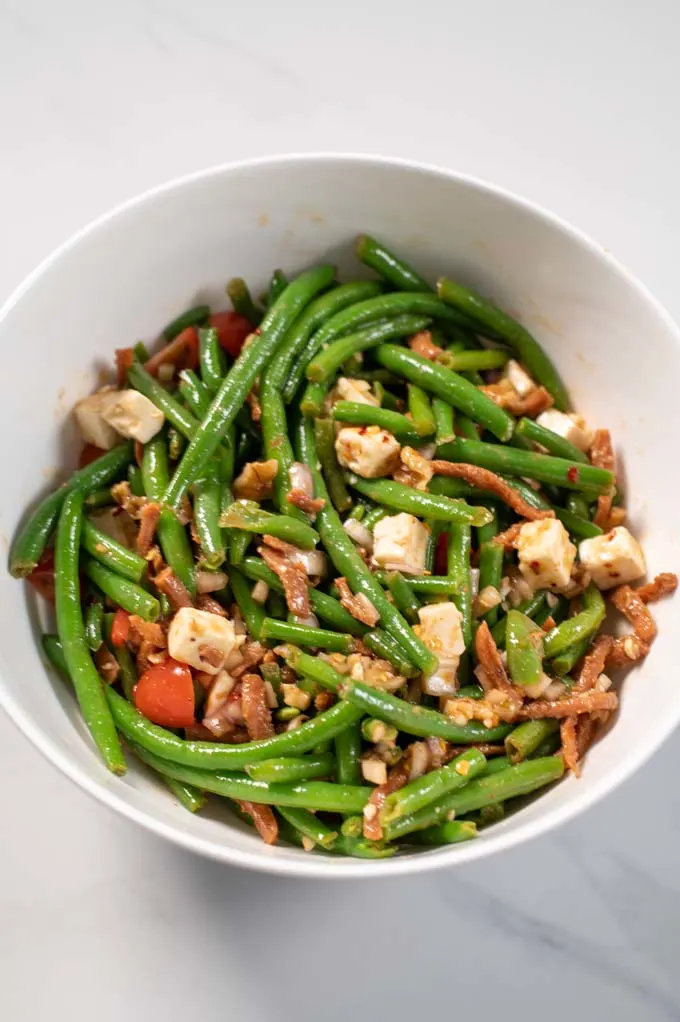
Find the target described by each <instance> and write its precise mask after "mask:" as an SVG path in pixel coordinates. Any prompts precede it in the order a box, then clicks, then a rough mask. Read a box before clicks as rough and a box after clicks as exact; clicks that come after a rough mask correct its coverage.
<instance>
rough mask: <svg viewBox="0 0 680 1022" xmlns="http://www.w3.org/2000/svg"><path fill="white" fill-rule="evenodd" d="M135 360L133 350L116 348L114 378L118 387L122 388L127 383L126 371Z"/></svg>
mask: <svg viewBox="0 0 680 1022" xmlns="http://www.w3.org/2000/svg"><path fill="white" fill-rule="evenodd" d="M134 360H135V352H134V349H133V348H116V377H117V379H118V386H119V387H123V386H125V384H126V383H127V374H128V369H129V368H130V366H131V365H132V363H133V362H134Z"/></svg>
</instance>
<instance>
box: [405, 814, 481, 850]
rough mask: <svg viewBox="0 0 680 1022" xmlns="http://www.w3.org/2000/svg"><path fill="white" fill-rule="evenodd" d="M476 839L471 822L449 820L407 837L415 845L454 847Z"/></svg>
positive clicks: (474, 829)
mask: <svg viewBox="0 0 680 1022" xmlns="http://www.w3.org/2000/svg"><path fill="white" fill-rule="evenodd" d="M475 837H477V824H476V823H474V821H473V820H450V821H448V822H447V823H439V824H435V825H434V826H433V827H426V828H425V829H424V830H417V831H415V833H413V834H411V835H409V842H411V843H413V844H417V845H430V846H432V847H435V846H437V847H438V846H440V845H455V844H458V843H459V842H460V841H469V840H470V839H471V838H475Z"/></svg>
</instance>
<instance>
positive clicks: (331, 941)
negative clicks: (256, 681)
mask: <svg viewBox="0 0 680 1022" xmlns="http://www.w3.org/2000/svg"><path fill="white" fill-rule="evenodd" d="M439 6H440V5H439V3H435V2H434V0H421V2H420V3H419V4H418V5H417V7H414V6H413V5H412V4H406V3H400V2H399V0H390V2H386V0H385V2H383V0H364V2H363V3H362V4H354V3H352V2H351V0H350V2H348V3H346V4H344V5H343V6H342V7H341V8H337V9H334V10H333V11H331V10H327V11H326V12H325V13H324V8H323V5H319V4H318V3H317V4H312V3H302V2H300V0H289V3H288V4H287V5H285V7H284V6H283V5H282V6H277V5H276V4H274V3H273V0H270V2H269V3H267V2H266V0H250V2H249V3H248V4H247V5H244V9H241V10H239V9H237V8H236V7H235V6H233V5H227V4H224V3H222V4H220V3H211V2H209V0H193V2H192V3H191V4H186V3H184V2H182V0H137V2H133V0H117V2H116V3H115V4H106V5H105V4H101V3H99V4H98V3H91V2H85V0H62V2H61V3H60V4H58V5H56V4H50V3H48V2H47V0H1V2H0V124H2V130H3V142H4V145H3V154H2V159H1V160H0V185H1V187H0V222H1V223H2V234H3V245H2V247H1V249H0V298H2V297H5V296H6V295H7V294H8V293H9V291H10V290H11V289H12V288H13V287H14V286H15V285H16V284H17V283H18V282H19V281H20V280H21V278H22V277H23V276H24V275H25V274H26V273H27V272H28V271H29V270H30V269H31V268H32V267H33V266H34V265H35V264H36V263H37V262H38V260H40V259H41V258H42V257H43V256H44V255H45V254H46V253H47V252H49V251H50V250H51V249H52V248H53V247H54V246H55V245H56V244H58V243H59V242H61V241H62V240H63V239H64V238H65V237H67V236H68V235H69V234H70V233H72V232H73V231H74V230H75V229H77V228H79V227H80V226H82V225H83V224H84V223H85V222H87V221H88V220H89V219H91V218H92V217H94V216H96V215H98V214H100V213H102V212H104V211H105V210H106V209H108V208H109V207H111V206H112V205H114V204H115V203H117V202H119V201H121V200H123V199H125V198H128V197H130V196H132V195H134V194H136V193H137V192H139V191H141V190H143V189H145V188H147V187H149V186H151V185H154V184H156V183H158V182H161V181H163V180H166V179H168V178H171V177H174V176H176V175H179V174H183V173H185V172H187V171H191V170H194V169H197V168H200V167H202V166H206V165H209V164H213V163H219V162H222V161H228V160H233V159H240V158H243V157H248V156H256V155H263V154H267V153H275V152H284V151H296V150H297V151H310V150H353V151H366V152H378V153H385V154H389V155H396V156H403V157H416V158H418V159H422V160H424V161H427V162H431V163H438V164H441V165H444V166H450V167H454V168H456V169H459V170H463V171H467V172H470V173H473V174H477V175H479V176H481V177H483V178H487V179H489V180H492V181H494V182H496V183H498V184H501V185H504V186H506V187H508V188H510V189H514V190H516V191H518V192H519V193H521V194H523V195H526V196H528V197H531V198H533V199H535V200H537V201H538V202H540V203H542V204H544V205H546V206H548V207H549V208H551V209H553V210H554V211H555V212H557V213H558V214H561V215H563V216H564V217H566V218H567V219H569V220H571V221H572V222H573V223H575V224H576V225H577V226H579V227H581V228H583V229H585V230H586V231H588V232H589V233H591V234H592V235H593V236H594V237H596V238H597V239H598V240H599V241H600V242H601V243H602V244H603V245H605V246H606V247H608V248H609V249H610V250H611V251H612V252H614V254H616V255H617V256H618V257H619V258H620V259H621V260H622V261H623V262H624V263H625V264H627V265H628V266H629V267H630V268H631V269H632V270H633V271H634V272H635V273H637V274H638V275H639V276H640V277H641V278H642V279H643V280H644V281H645V282H646V283H647V284H648V285H649V286H650V287H651V288H652V290H653V291H654V292H655V293H656V294H657V296H658V297H659V298H660V299H661V300H662V301H663V302H664V303H665V304H666V305H667V307H668V308H669V309H670V311H671V313H672V314H674V315H675V317H676V318H680V292H679V291H678V287H677V237H678V232H679V230H680V190H679V189H678V187H677V177H678V156H679V152H680V150H679V145H678V128H677V125H678V123H679V122H680V92H679V91H678V89H677V53H676V49H677V25H678V16H677V6H676V4H675V3H674V2H673V0H648V2H647V3H646V4H644V5H643V4H642V3H637V2H632V3H629V4H627V5H621V4H619V3H617V2H615V0H591V2H590V3H588V4H570V5H563V6H562V7H559V8H558V7H557V6H556V5H553V4H545V3H543V0H515V2H514V3H512V4H508V3H506V2H504V0H477V3H475V4H462V3H460V2H459V0H452V2H450V3H449V4H447V5H442V9H441V11H440V10H439ZM0 750H1V752H0V760H1V762H2V769H3V775H4V778H5V783H4V784H3V785H2V786H0V814H1V818H2V838H1V839H0V1016H2V1017H3V1018H6V1019H8V1020H10V1019H11V1020H12V1022H39V1020H40V1022H41V1020H43V1019H46V1018H48V1017H49V1018H61V1017H64V1018H66V1017H68V1018H69V1019H70V1020H71V1022H92V1020H93V1019H94V1020H96V1022H120V1020H121V1019H123V1018H125V1019H130V1020H134V1022H136V1020H143V1019H146V1018H147V1017H148V1018H161V1017H162V1018H164V1019H165V1020H166V1022H175V1020H180V1019H183V1018H196V1019H201V1020H206V1022H210V1020H212V1019H215V1020H217V1019H223V1018H225V1017H226V1018H229V1017H230V1016H238V1017H239V1018H241V1019H244V1020H246V1022H265V1020H266V1022H271V1020H276V1022H279V1020H280V1022H292V1020H296V1022H312V1020H316V1019H318V1018H323V1019H324V1020H326V1022H336V1020H337V1022H340V1020H345V1019H347V1018H349V1017H351V1016H352V1015H353V1014H356V1013H358V1012H360V1013H361V1016H362V1017H363V1018H390V1019H393V1020H395V1022H401V1020H402V1019H403V1020H405V1019H408V1018H410V1017H411V1016H412V1013H413V1012H415V1013H417V1014H419V1015H424V1014H427V1013H429V1012H430V1011H432V1010H435V1011H436V1012H437V1014H439V1013H440V1012H444V1011H445V1012H447V1014H448V1013H449V1012H450V1013H451V1014H452V1015H454V1014H455V1015H462V1013H463V1012H464V1013H465V1014H466V1015H468V1016H469V1015H470V1014H471V1013H474V1014H475V1017H477V1018H482V1019H487V1018H488V1019H491V1018H499V1017H503V1018H505V1019H514V1018H522V1019H526V1020H528V1022H533V1020H534V1019H535V1020H538V1019H544V1018H550V1019H551V1022H567V1020H571V1019H572V1018H574V1017H578V1018H580V1019H591V1018H592V1019H595V1018H608V1019H617V1020H620V1022H634V1020H638V1019H645V1020H646V1022H662V1020H663V1022H665V1020H675V1019H678V1018H680V974H679V971H678V967H677V960H676V959H677V956H676V953H675V945H674V941H675V939H677V933H678V925H679V924H680V871H679V870H678V865H677V863H678V857H677V847H678V844H679V842H680V789H679V788H678V785H677V784H676V782H675V778H677V776H678V774H679V773H680V738H678V737H675V738H673V739H671V740H670V741H669V742H668V743H667V744H666V745H665V747H664V748H663V749H661V750H660V751H659V753H658V754H657V755H656V756H655V757H654V759H653V761H652V762H651V763H650V764H649V765H647V766H646V767H645V768H644V769H643V770H642V771H641V772H640V774H639V775H638V776H637V777H636V778H635V779H633V780H632V781H630V782H628V783H627V784H626V785H625V786H624V787H623V788H622V789H620V790H619V791H617V792H616V793H615V794H614V795H612V796H610V797H609V798H608V799H607V800H606V801H605V802H604V803H602V804H600V805H598V806H597V807H596V808H595V809H593V810H591V811H590V812H589V813H587V814H586V815H584V816H582V817H581V818H579V819H578V820H576V821H574V822H572V823H570V824H569V825H567V826H565V827H563V828H562V829H561V830H559V831H558V832H556V833H555V834H554V835H551V836H549V837H545V838H542V839H540V840H538V841H535V842H534V843H532V844H528V845H524V846H523V847H521V848H520V849H518V850H516V851H513V852H511V853H508V854H506V855H504V856H502V857H497V858H492V859H487V860H484V861H483V862H480V863H479V864H473V865H470V866H466V867H462V868H459V869H455V870H450V871H448V872H441V873H438V874H428V875H424V876H422V877H415V878H404V879H397V880H394V881H380V882H374V883H371V882H367V881H364V882H360V883H359V882H352V883H349V882H339V881H338V882H334V883H329V884H322V883H320V882H318V881H317V882H303V881H297V880H295V881H294V880H286V879H281V878H271V877H267V876H264V875H257V874H248V873H245V872H239V871H236V870H233V869H230V868H227V867H223V866H219V865H216V864H214V863H211V862H207V861H202V860H200V859H198V858H195V857H192V856H191V855H189V854H187V853H184V852H182V851H179V850H178V849H175V848H173V847H170V846H168V845H166V844H164V843H162V842H161V841H160V840H158V839H156V838H154V837H151V836H150V835H148V834H146V833H143V832H142V831H140V830H138V829H136V828H135V827H133V825H132V824H130V823H128V822H126V821H124V820H122V819H118V818H117V817H114V816H113V815H112V814H110V813H109V812H108V811H107V810H105V809H103V808H102V807H100V806H99V805H98V804H96V803H95V802H93V801H91V800H90V799H89V798H87V797H86V795H84V794H83V793H82V792H80V791H79V790H77V789H76V788H74V787H73V786H72V785H71V784H70V783H69V782H68V781H66V780H65V779H64V778H62V777H61V776H60V775H59V774H57V772H56V771H55V770H54V769H53V768H52V767H51V766H49V765H48V764H47V763H46V762H44V761H43V760H42V758H41V757H40V756H39V754H38V753H37V752H36V751H35V750H34V749H33V748H32V747H31V746H30V745H29V744H28V742H27V741H26V740H25V739H24V738H23V737H22V736H21V735H20V734H19V733H18V732H17V731H16V730H15V729H14V727H13V726H12V725H11V724H10V723H9V722H8V721H7V720H6V719H5V718H4V717H2V716H0ZM406 970H408V972H407V971H406Z"/></svg>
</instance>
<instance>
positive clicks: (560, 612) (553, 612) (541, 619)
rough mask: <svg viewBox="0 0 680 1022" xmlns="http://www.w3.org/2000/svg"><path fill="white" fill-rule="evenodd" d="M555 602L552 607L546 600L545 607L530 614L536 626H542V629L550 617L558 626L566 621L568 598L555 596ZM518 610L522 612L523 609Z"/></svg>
mask: <svg viewBox="0 0 680 1022" xmlns="http://www.w3.org/2000/svg"><path fill="white" fill-rule="evenodd" d="M550 595H552V594H550ZM555 601H556V602H554V601H551V603H553V606H552V607H551V606H550V603H548V601H547V600H546V604H545V606H544V607H541V608H540V610H538V611H537V612H536V613H535V614H530V615H529V617H531V618H533V619H534V621H535V622H536V624H537V625H540V626H541V628H542V627H543V625H544V624H545V623H546V621H547V620H548V618H549V617H551V618H552V619H553V621H554V622H555V624H556V625H558V624H560V622H561V621H564V619H565V617H566V616H567V614H568V613H569V600H568V599H567V598H566V596H555ZM517 609H518V610H521V609H522V608H521V606H520V607H518V608H517Z"/></svg>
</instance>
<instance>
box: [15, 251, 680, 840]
mask: <svg viewBox="0 0 680 1022" xmlns="http://www.w3.org/2000/svg"><path fill="white" fill-rule="evenodd" d="M356 253H357V256H358V260H359V262H360V263H361V264H363V267H364V271H363V276H362V274H361V273H360V274H359V277H360V278H361V279H357V280H352V281H348V282H345V283H339V282H338V281H337V279H336V271H335V268H334V267H333V266H329V265H319V266H315V267H313V268H311V269H309V270H306V271H304V272H302V273H300V274H299V275H297V276H296V277H294V278H292V279H290V280H289V279H288V278H287V277H286V276H285V275H284V273H283V272H282V271H281V270H276V271H275V272H274V273H273V275H272V277H271V282H270V286H269V289H268V292H267V293H266V294H265V295H263V296H262V297H261V298H260V299H259V300H256V299H254V298H253V297H252V296H251V293H250V291H249V288H248V286H247V284H246V282H245V281H244V280H242V279H234V280H232V281H230V282H229V284H228V285H227V289H226V290H227V295H228V297H229V299H230V300H231V303H232V309H229V310H227V311H215V310H212V309H211V308H209V307H208V306H206V305H201V306H197V307H195V308H192V309H189V310H188V311H186V312H185V313H183V314H182V315H181V316H179V317H178V318H177V319H176V320H174V321H173V322H172V323H170V324H169V325H168V326H167V327H166V328H165V330H164V331H163V332H162V336H161V338H160V340H159V341H158V343H157V344H156V346H155V347H156V350H154V351H153V352H152V353H150V352H149V351H148V350H147V348H146V346H145V345H144V344H143V343H141V342H140V343H138V344H136V345H134V346H131V347H129V348H124V349H119V350H118V351H116V357H115V363H116V373H117V382H116V383H115V384H113V383H112V384H111V385H109V386H106V387H103V388H102V389H100V390H98V391H97V392H96V393H94V394H92V395H90V396H89V397H86V398H84V399H83V400H81V401H79V402H78V403H77V404H76V406H75V408H74V413H73V414H74V418H75V422H76V424H77V426H78V428H79V430H80V434H81V436H82V439H83V441H84V447H83V450H82V454H81V457H80V464H79V467H78V468H77V470H76V471H75V472H73V474H72V475H71V477H70V478H69V479H68V481H67V482H66V483H65V484H64V485H63V486H61V487H60V488H59V489H58V490H56V491H55V492H53V493H51V494H50V495H49V496H48V497H46V498H45V499H44V500H43V501H42V502H41V503H39V504H38V505H37V507H35V509H34V510H33V511H32V513H30V514H29V515H28V516H27V517H26V518H25V520H24V522H23V524H22V525H21V527H20V528H19V530H18V532H17V534H16V535H15V537H14V541H13V543H12V546H11V550H10V555H9V570H10V572H11V573H12V575H14V576H15V577H17V578H25V579H27V580H28V581H29V582H30V583H31V584H32V585H33V587H34V588H35V589H36V591H37V592H38V593H39V594H40V595H41V596H42V597H43V598H45V599H46V600H47V601H48V602H49V601H51V602H53V604H54V611H55V615H54V617H55V622H56V629H55V631H54V633H49V634H46V635H44V636H43V651H44V654H45V656H46V658H47V659H48V661H49V662H50V664H51V665H52V666H53V667H54V668H55V669H56V671H57V672H58V673H59V674H60V675H62V676H63V677H64V678H65V679H67V680H68V681H70V683H71V684H72V687H73V690H74V692H75V696H76V698H77V700H78V703H79V705H80V709H81V712H82V715H83V718H84V720H85V723H86V724H87V727H88V729H89V732H90V735H91V738H92V741H93V742H94V744H95V746H96V747H97V749H98V751H99V753H100V755H101V757H102V759H103V760H104V762H105V764H106V765H107V767H108V768H109V769H110V770H111V771H113V772H114V773H115V774H123V773H124V772H125V770H126V755H127V756H134V757H136V758H137V759H139V760H141V761H142V762H143V763H144V764H146V765H147V766H148V767H149V768H150V769H151V770H152V771H153V772H154V773H155V774H156V775H157V776H158V777H159V779H160V780H161V781H162V782H163V783H164V784H165V785H166V786H167V787H168V788H169V789H170V791H171V793H172V795H173V796H174V797H175V798H176V799H177V800H178V801H179V802H180V803H181V804H182V805H183V806H185V807H186V809H188V810H189V811H191V812H198V811H200V810H201V808H202V806H203V805H204V804H205V802H206V799H207V798H209V797H211V796H212V797H217V798H220V799H223V800H226V801H227V802H228V803H229V805H230V806H231V808H232V809H233V811H234V813H235V814H236V815H237V816H238V817H239V818H240V819H241V820H243V821H244V822H245V824H247V825H250V826H253V827H254V828H256V830H257V832H258V833H259V834H260V835H261V837H262V838H263V839H264V841H266V842H267V843H268V844H274V843H284V844H292V845H299V846H300V847H301V848H303V849H305V850H306V851H307V852H311V853H315V854H324V855H349V856H358V857H363V858H384V857H387V856H391V855H394V854H396V853H398V852H403V851H406V850H410V849H414V848H416V849H417V848H420V849H423V848H428V847H435V846H442V845H448V844H452V843H455V842H459V841H466V840H469V839H471V838H474V837H475V836H476V835H477V834H478V832H479V830H480V829H482V828H485V827H487V826H490V825H493V824H495V823H499V822H500V821H502V819H503V817H504V815H505V814H506V813H508V812H512V811H513V810H514V809H516V808H518V807H519V806H521V804H522V800H523V798H524V797H525V796H526V795H527V794H529V793H531V792H535V791H537V790H539V789H544V788H546V787H548V786H549V785H551V784H553V782H555V781H557V780H558V779H559V778H560V777H562V775H563V773H564V772H565V771H571V772H573V773H574V774H576V775H578V774H579V773H580V770H581V767H582V763H583V760H584V756H585V754H586V751H587V749H588V748H589V746H590V745H591V744H592V742H593V741H594V740H595V739H596V737H597V736H598V732H599V731H600V730H601V729H602V727H603V725H604V724H605V723H606V722H607V721H608V720H609V718H610V717H611V716H612V715H613V714H614V713H615V711H616V709H617V705H618V694H617V687H616V685H615V684H614V683H613V682H612V675H614V677H615V678H616V677H617V675H618V672H620V671H622V670H623V669H626V668H628V667H630V666H632V665H634V664H636V663H638V662H640V661H641V660H642V659H643V658H644V657H645V656H646V655H647V653H648V652H649V649H650V646H651V644H652V642H653V640H654V637H655V633H656V628H655V625H654V621H653V619H652V616H651V614H650V612H649V608H648V604H649V603H650V602H652V601H654V600H656V599H658V598H660V597H662V596H664V595H667V594H670V593H672V592H673V591H674V590H675V588H676V586H677V579H676V577H675V576H674V575H672V574H670V573H665V574H662V575H658V576H657V577H656V578H655V579H654V580H653V581H651V582H648V583H646V584H641V585H637V586H635V587H634V586H632V585H631V583H633V582H638V581H639V580H641V579H642V577H643V576H644V575H645V572H646V566H645V559H644V554H643V552H642V549H641V547H640V544H639V543H638V542H637V540H636V539H635V537H634V536H633V535H632V534H631V532H630V531H629V530H628V529H627V527H626V525H625V524H624V523H625V520H626V512H625V509H624V506H623V493H622V491H621V488H620V485H619V484H618V481H617V473H616V465H615V459H614V453H613V448H612V442H611V438H610V435H609V432H608V430H606V429H603V428H598V429H591V427H590V426H589V424H588V423H587V422H586V421H585V420H584V419H583V418H582V417H581V416H580V415H578V414H576V413H574V412H573V411H570V406H569V398H568V395H567V391H566V389H565V386H564V383H563V382H562V380H561V379H560V377H559V375H558V372H557V370H556V368H555V367H554V365H553V364H552V362H551V361H550V359H549V358H548V356H547V354H546V353H545V352H544V351H543V350H542V348H541V347H540V346H539V344H538V343H537V341H536V340H535V339H534V337H533V336H532V335H531V334H530V333H529V331H528V330H527V329H526V328H525V327H524V326H522V325H521V324H520V323H519V322H517V321H516V320H515V319H513V318H512V317H511V316H509V315H508V314H507V313H505V312H504V311H502V310H501V309H500V308H498V307H497V306H496V305H494V304H493V303H492V302H491V301H489V300H488V299H486V298H484V297H482V296H481V295H479V294H477V293H476V292H475V291H473V290H471V289H470V288H468V287H466V286H465V285H464V284H462V283H459V282H456V281H453V280H450V279H448V278H445V277H442V278H441V279H439V280H438V281H437V284H436V287H431V286H430V284H429V283H428V281H426V280H425V279H424V278H423V277H421V276H420V275H419V274H418V273H417V272H416V271H415V270H414V269H412V268H411V267H410V266H408V265H407V264H406V263H405V262H403V261H402V260H401V259H400V258H399V257H398V256H396V255H394V254H393V253H392V252H390V251H389V250H388V249H387V248H386V247H385V246H384V245H383V244H381V243H380V242H378V241H376V240H375V239H373V238H371V237H369V236H366V235H365V236H362V237H361V238H359V239H358V241H357V245H356ZM365 267H368V268H369V270H370V271H372V273H373V276H372V279H364V278H365V275H366V274H365ZM607 598H608V599H609V601H610V603H611V605H612V607H613V608H614V609H615V611H616V612H618V614H620V615H621V616H622V617H623V618H624V619H625V620H627V621H628V622H629V624H630V626H631V628H630V630H629V631H628V632H627V633H626V634H622V635H619V636H618V637H615V636H614V635H610V634H608V633H605V632H603V631H602V625H603V622H604V618H605V613H606V610H607V604H606V599H607Z"/></svg>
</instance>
